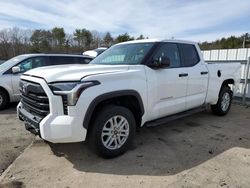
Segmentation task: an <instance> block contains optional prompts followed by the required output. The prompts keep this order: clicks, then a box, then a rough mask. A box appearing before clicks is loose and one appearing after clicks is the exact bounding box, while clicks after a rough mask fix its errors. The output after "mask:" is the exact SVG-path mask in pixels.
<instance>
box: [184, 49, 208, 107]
mask: <svg viewBox="0 0 250 188" xmlns="http://www.w3.org/2000/svg"><path fill="white" fill-rule="evenodd" d="M179 49H180V51H181V58H182V64H183V67H185V68H186V72H187V74H188V84H187V97H186V110H188V109H191V108H195V107H199V106H201V105H202V104H204V102H205V98H206V94H207V86H208V70H207V67H206V65H205V64H204V62H203V61H202V60H201V59H200V57H199V54H198V51H197V48H196V46H195V45H193V44H179Z"/></svg>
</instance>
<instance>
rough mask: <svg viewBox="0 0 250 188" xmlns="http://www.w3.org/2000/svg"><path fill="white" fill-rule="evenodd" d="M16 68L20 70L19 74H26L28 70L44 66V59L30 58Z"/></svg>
mask: <svg viewBox="0 0 250 188" xmlns="http://www.w3.org/2000/svg"><path fill="white" fill-rule="evenodd" d="M17 66H18V67H19V68H20V70H21V72H26V71H28V70H30V69H34V68H37V67H42V66H46V60H45V58H44V57H32V58H29V59H26V60H24V61H22V62H21V63H19V64H18V65H17Z"/></svg>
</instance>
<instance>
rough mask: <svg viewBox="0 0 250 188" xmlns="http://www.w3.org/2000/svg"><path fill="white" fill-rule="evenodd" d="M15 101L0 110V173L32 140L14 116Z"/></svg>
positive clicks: (32, 137)
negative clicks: (5, 108)
mask: <svg viewBox="0 0 250 188" xmlns="http://www.w3.org/2000/svg"><path fill="white" fill-rule="evenodd" d="M16 105H17V104H16V103H14V104H11V106H10V108H9V109H7V110H4V111H0V133H1V134H0V175H1V174H2V173H3V171H4V170H5V169H6V168H7V167H8V166H9V165H10V163H12V162H13V160H15V159H16V158H17V157H18V156H19V155H20V153H21V152H22V151H23V150H24V149H25V148H26V147H27V146H28V145H29V144H30V143H31V142H32V140H34V136H32V135H31V134H29V133H28V132H27V131H25V130H24V129H23V126H21V123H20V122H19V121H18V119H17V117H16Z"/></svg>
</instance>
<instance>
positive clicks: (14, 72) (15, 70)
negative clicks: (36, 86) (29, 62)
mask: <svg viewBox="0 0 250 188" xmlns="http://www.w3.org/2000/svg"><path fill="white" fill-rule="evenodd" d="M20 72H21V69H20V67H18V66H15V67H12V73H13V74H17V73H20Z"/></svg>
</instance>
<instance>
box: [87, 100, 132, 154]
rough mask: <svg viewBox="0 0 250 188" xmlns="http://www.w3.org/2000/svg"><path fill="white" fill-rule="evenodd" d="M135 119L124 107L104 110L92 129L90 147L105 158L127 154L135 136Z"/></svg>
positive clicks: (109, 107) (112, 106)
mask: <svg viewBox="0 0 250 188" xmlns="http://www.w3.org/2000/svg"><path fill="white" fill-rule="evenodd" d="M135 125H136V123H135V118H134V116H133V114H132V112H131V111H130V110H129V109H127V108H125V107H122V106H115V105H108V106H106V107H104V108H102V109H101V110H100V111H99V112H98V114H97V117H96V118H95V120H94V121H93V124H92V125H91V128H90V133H89V135H88V140H89V142H90V143H89V146H90V147H91V149H93V150H94V151H95V152H96V153H97V154H98V155H99V156H101V157H103V158H113V157H116V156H118V155H121V154H123V153H124V152H126V151H127V150H128V149H129V147H130V146H131V144H132V142H133V139H134V136H135V127H136V126H135Z"/></svg>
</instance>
